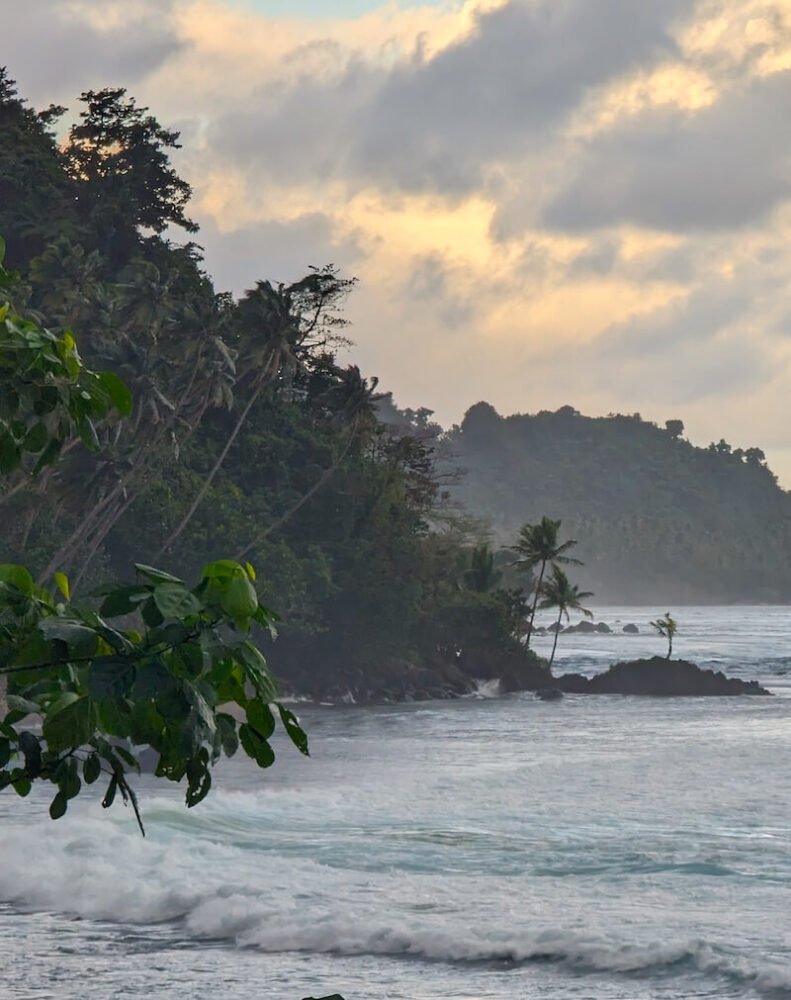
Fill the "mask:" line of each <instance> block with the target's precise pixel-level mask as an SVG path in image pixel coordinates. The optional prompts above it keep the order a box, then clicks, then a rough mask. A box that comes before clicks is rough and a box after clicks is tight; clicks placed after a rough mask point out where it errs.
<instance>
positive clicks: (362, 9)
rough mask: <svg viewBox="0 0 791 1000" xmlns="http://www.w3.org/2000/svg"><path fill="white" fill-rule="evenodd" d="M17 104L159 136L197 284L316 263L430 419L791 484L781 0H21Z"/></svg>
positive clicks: (790, 88)
mask: <svg viewBox="0 0 791 1000" xmlns="http://www.w3.org/2000/svg"><path fill="white" fill-rule="evenodd" d="M3 34H4V37H3V42H2V47H3V50H4V51H3V56H2V59H0V62H6V63H7V64H8V67H9V71H10V73H11V75H12V76H13V77H15V78H16V79H17V80H18V82H19V89H20V91H21V93H22V94H24V95H25V96H27V97H29V98H30V99H31V100H32V101H33V103H34V104H36V105H45V104H48V103H50V102H58V103H63V104H66V105H71V106H72V107H74V103H75V102H74V98H75V97H76V96H77V95H78V94H79V92H80V91H82V90H84V89H87V88H99V87H102V86H107V85H119V84H120V85H124V86H127V87H128V88H129V90H130V92H131V93H132V94H133V95H135V96H136V97H137V98H138V99H139V100H140V101H142V102H143V103H145V104H148V105H149V106H150V107H151V109H152V111H153V112H154V113H155V114H156V115H157V117H159V119H160V120H161V121H162V122H163V123H164V124H167V125H169V126H173V127H176V128H179V129H181V131H182V141H183V143H184V149H183V150H182V152H181V154H180V156H179V160H178V167H179V170H180V171H181V172H182V174H183V175H184V176H185V177H186V178H187V179H188V180H189V181H190V182H191V183H192V184H193V186H194V189H195V197H194V203H193V206H192V211H191V214H192V215H193V217H195V218H196V220H197V221H199V222H200V223H201V227H202V229H201V234H200V236H199V242H201V243H202V245H204V246H205V249H206V261H207V267H208V270H209V271H210V272H211V273H212V274H213V275H214V276H215V278H216V283H217V285H218V287H219V288H231V289H233V290H235V291H241V290H242V289H244V288H245V287H248V286H249V285H250V284H251V283H252V282H253V281H254V280H255V279H256V278H259V277H267V278H271V279H274V280H284V281H288V280H293V279H296V278H297V277H299V276H300V275H301V274H302V273H303V272H304V271H305V270H306V268H307V266H308V265H311V264H324V263H327V262H330V261H332V262H334V263H336V264H338V265H339V266H340V267H341V268H342V269H343V271H344V272H345V273H347V274H355V275H357V276H358V277H359V279H360V284H359V287H358V289H357V290H356V291H355V293H354V295H353V297H352V299H351V300H350V301H349V304H348V315H349V316H350V318H351V319H352V320H353V321H354V327H353V330H352V337H353V339H354V340H355V346H354V348H353V349H352V354H351V357H352V359H353V360H355V361H356V362H358V363H359V364H360V365H361V367H362V368H363V370H364V371H365V372H367V373H368V374H376V375H378V376H379V377H380V379H381V384H382V385H383V386H385V387H387V388H392V389H393V391H394V393H395V396H396V398H397V400H398V401H399V402H400V403H401V404H402V405H410V406H419V405H426V406H430V407H433V408H434V409H435V410H436V413H437V416H438V418H439V419H440V421H441V422H443V423H444V424H446V425H447V424H450V423H452V422H454V421H456V420H458V419H459V418H460V417H461V415H462V414H463V412H464V410H465V409H466V408H467V407H468V406H469V405H471V404H472V403H475V402H476V401H478V400H480V399H487V400H489V401H490V402H491V403H493V404H494V405H495V406H496V407H497V408H498V409H499V410H500V412H502V413H509V412H514V411H535V410H538V409H543V408H550V409H556V408H557V407H559V406H561V405H564V404H567V403H571V404H572V405H574V406H575V407H576V408H578V409H580V410H582V411H583V412H587V413H594V414H600V413H607V412H610V411H621V412H628V413H631V412H633V411H636V410H639V411H640V412H641V413H642V414H643V416H644V417H647V418H650V419H654V420H657V421H659V422H664V420H665V419H666V418H669V417H680V418H681V419H683V420H684V422H685V424H686V427H687V432H688V435H689V436H690V437H691V439H692V440H693V441H695V442H696V443H701V444H706V443H708V441H710V440H712V439H713V438H716V439H719V438H720V437H721V436H725V437H726V438H727V439H728V440H729V441H730V442H731V443H732V444H733V445H734V446H740V447H749V446H751V445H758V446H760V447H762V448H764V450H765V451H766V452H767V454H768V456H769V459H770V464H771V465H772V466H773V467H774V468H775V470H776V471H777V472H778V473H779V474H780V475H781V478H782V479H783V481H784V483H785V485H787V486H788V485H791V280H790V279H791V127H790V126H789V123H790V122H791V0H698V2H693V0H661V2H635V0H595V2H593V0H468V2H466V3H465V2H461V0H459V2H453V0H448V2H435V3H406V2H402V3H394V2H390V3H381V2H376V0H339V2H337V3H336V2H332V0H245V2H243V0H123V2H116V0H27V2H26V3H25V4H14V5H13V6H12V7H11V8H10V9H9V10H8V11H5V12H4V32H3Z"/></svg>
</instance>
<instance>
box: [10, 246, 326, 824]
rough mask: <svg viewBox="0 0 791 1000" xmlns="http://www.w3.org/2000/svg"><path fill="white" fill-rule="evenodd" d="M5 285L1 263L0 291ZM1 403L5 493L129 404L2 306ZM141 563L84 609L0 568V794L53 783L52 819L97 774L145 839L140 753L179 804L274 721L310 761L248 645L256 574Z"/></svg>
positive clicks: (60, 584) (22, 570) (254, 750)
mask: <svg viewBox="0 0 791 1000" xmlns="http://www.w3.org/2000/svg"><path fill="white" fill-rule="evenodd" d="M1 261H2V246H0V262H1ZM13 283H14V278H13V276H12V275H9V274H8V273H7V272H5V271H3V269H2V266H0V293H2V292H6V294H7V295H8V293H9V292H10V291H11V289H12V286H13ZM0 398H2V400H3V407H2V411H1V412H0V478H2V479H3V480H4V481H5V483H8V482H9V481H10V482H11V484H12V485H11V486H10V487H9V489H10V490H11V491H13V490H16V489H18V488H24V487H26V486H28V485H29V484H31V483H37V482H38V481H39V478H40V474H42V472H43V470H45V469H47V470H49V471H51V470H52V468H53V467H54V465H55V463H56V462H57V460H58V457H59V455H60V454H61V452H62V451H63V450H64V448H70V447H72V446H74V447H77V446H79V445H80V444H82V445H84V446H86V447H88V448H89V449H90V450H99V448H100V445H101V442H100V437H104V436H105V435H106V433H107V431H108V430H109V429H111V427H112V425H113V423H114V422H115V421H116V420H118V418H121V419H122V418H123V417H125V416H127V415H128V413H129V412H130V410H131V405H132V399H131V394H130V393H129V390H128V389H127V387H126V386H125V384H124V383H123V381H122V380H121V379H120V378H118V376H116V375H114V374H113V373H108V372H104V373H98V372H94V371H91V370H90V369H89V368H87V367H85V366H84V365H83V363H82V361H81V359H80V356H79V354H78V352H77V346H76V343H75V340H74V338H73V336H72V335H71V333H70V332H68V331H65V332H64V333H62V334H61V335H60V336H57V335H55V334H53V333H51V332H50V331H49V330H47V329H45V328H44V327H42V326H41V325H40V324H39V323H38V322H37V320H36V319H35V318H34V317H32V316H25V315H22V314H20V313H18V312H17V311H15V310H14V309H13V308H12V307H11V305H10V303H8V302H6V303H5V304H3V305H2V307H0ZM94 421H95V422H94ZM135 568H136V571H137V578H136V580H135V581H134V582H132V583H130V584H128V585H125V586H117V585H116V586H112V587H109V588H106V589H105V590H104V591H103V593H102V594H101V595H97V596H101V598H102V600H101V603H99V604H98V606H97V607H82V606H77V605H75V604H73V603H72V602H71V594H70V587H69V581H68V579H67V577H66V576H65V575H64V574H63V573H61V572H56V573H54V581H55V584H56V586H57V588H58V592H57V593H56V594H53V593H51V592H50V591H48V590H46V589H45V588H44V587H43V586H41V585H40V584H38V583H36V582H35V581H34V579H33V576H32V575H31V573H30V571H29V570H28V569H27V568H26V567H24V566H21V565H17V564H12V563H4V564H1V565H0V676H4V677H5V678H6V680H7V692H6V694H7V698H6V700H7V705H8V709H9V711H8V713H7V714H6V716H5V718H4V720H3V721H2V723H0V769H1V770H0V789H4V788H8V787H9V786H10V787H13V788H14V790H15V791H16V792H17V793H18V794H19V795H22V796H25V795H27V794H28V792H29V791H30V788H31V784H32V782H33V781H36V780H40V781H48V782H51V783H52V784H54V785H55V786H56V788H57V791H56V793H55V797H54V799H53V800H52V804H51V806H50V815H51V816H52V818H53V819H58V818H60V817H61V816H63V815H64V813H65V812H66V810H67V808H68V803H69V801H70V800H71V799H73V798H75V797H76V796H77V795H79V793H80V791H81V789H82V788H83V785H84V784H88V785H90V784H93V783H94V782H95V781H98V780H99V779H100V778H102V776H103V775H104V776H105V777H106V779H107V787H106V791H105V795H104V799H103V805H104V806H105V807H109V806H110V805H112V803H113V801H114V800H115V798H116V795H117V794H118V793H120V795H121V797H122V799H123V800H124V801H125V802H131V804H132V806H133V808H134V811H135V815H136V817H137V820H138V823H139V824H140V829H141V831H142V829H143V825H142V821H141V818H140V813H139V810H138V807H137V802H136V799H135V794H134V791H133V790H132V788H131V786H130V784H129V780H128V774H129V772H130V771H136V770H139V764H138V760H137V757H136V754H135V748H140V747H146V748H149V750H150V751H151V752H153V754H155V756H156V766H155V773H156V774H157V776H159V777H162V778H166V779H168V780H170V781H177V782H178V781H182V780H183V779H186V783H187V792H186V802H187V805H188V806H194V805H196V804H197V803H198V802H200V801H201V800H202V799H203V798H205V796H206V795H207V794H208V792H209V789H210V788H211V766H212V765H213V764H214V763H216V761H217V760H218V759H219V757H220V756H221V755H222V754H225V755H226V756H232V755H233V754H235V753H236V752H237V750H238V749H239V747H240V746H241V747H242V749H243V750H244V752H245V753H246V754H247V755H248V756H249V757H251V758H252V759H253V760H254V761H255V762H256V763H257V764H258V765H259V766H260V767H263V768H266V767H269V766H271V764H272V763H273V762H274V758H275V755H274V751H273V750H272V747H271V744H270V742H269V740H270V737H271V736H272V734H273V733H274V730H275V713H277V714H278V715H279V717H280V719H281V722H282V724H283V725H284V727H285V729H286V732H287V733H288V735H289V736H290V737H291V740H292V741H293V742H294V744H295V745H296V746H297V747H298V748H299V750H301V751H302V752H303V753H305V754H307V752H308V746H307V738H306V736H305V734H304V732H303V731H302V729H301V728H300V726H299V724H298V722H297V720H296V718H295V716H294V715H293V714H292V713H291V712H290V711H289V710H288V709H287V708H285V707H284V706H283V705H281V704H279V703H278V702H277V701H276V688H275V684H274V681H273V679H272V676H271V674H270V673H269V669H268V667H267V664H266V661H265V659H264V656H263V654H262V653H261V652H260V650H259V649H258V648H257V646H256V645H255V643H254V642H252V641H251V638H250V631H251V629H252V628H253V627H254V626H257V627H258V628H262V629H265V630H268V631H270V632H271V631H272V630H273V627H274V616H273V614H272V613H271V612H270V611H268V610H267V609H266V608H265V607H264V606H263V605H262V604H260V603H259V600H258V595H257V593H256V590H255V586H254V580H255V573H254V571H253V568H252V566H251V565H250V564H249V563H247V564H245V565H241V564H240V563H238V562H234V561H231V560H219V561H215V562H212V563H210V564H209V565H208V566H206V567H205V568H204V569H203V571H202V573H201V576H200V580H199V582H198V584H197V585H196V586H194V587H192V588H189V587H187V585H186V584H185V583H184V582H183V581H182V580H181V579H179V578H178V577H176V576H173V575H171V574H169V573H165V572H163V571H161V570H158V569H154V568H152V567H150V566H145V565H142V564H137V565H136V567H135ZM273 708H274V711H273ZM228 709H231V711H228ZM233 710H235V712H234V711H233ZM232 713H233V714H232ZM30 717H35V718H36V720H40V730H39V729H38V726H37V725H35V726H34V725H33V724H32V722H26V720H29V719H30Z"/></svg>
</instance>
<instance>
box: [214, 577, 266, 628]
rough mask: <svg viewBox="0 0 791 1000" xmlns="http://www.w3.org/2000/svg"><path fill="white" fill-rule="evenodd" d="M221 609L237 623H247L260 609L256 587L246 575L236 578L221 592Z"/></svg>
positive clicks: (226, 584)
mask: <svg viewBox="0 0 791 1000" xmlns="http://www.w3.org/2000/svg"><path fill="white" fill-rule="evenodd" d="M220 607H221V608H222V609H223V611H224V612H225V613H226V614H227V615H228V616H229V618H233V620H234V621H235V622H237V623H241V622H246V621H247V620H248V619H249V618H250V617H252V615H253V614H255V611H256V609H257V607H258V595H257V594H256V592H255V587H254V586H253V585H252V583H251V582H250V579H249V577H248V576H247V574H246V573H245V574H244V576H235V577H233V579H231V580H229V581H228V582H227V583H225V584H224V585H223V587H222V590H221V592H220Z"/></svg>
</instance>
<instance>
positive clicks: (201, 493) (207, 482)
mask: <svg viewBox="0 0 791 1000" xmlns="http://www.w3.org/2000/svg"><path fill="white" fill-rule="evenodd" d="M263 388H264V381H263V380H261V382H259V384H258V387H257V388H256V389H255V390H254V391H253V393H252V395H251V396H250V399H249V400H248V401H247V405H246V406H245V408H244V409H243V410H242V412H241V413H240V414H239V419H238V420H237V421H236V424H235V425H234V428H233V430H232V431H231V433H230V434H229V435H228V440H227V441H226V442H225V445H224V446H223V449H222V451H221V452H220V454H219V455H218V457H217V461H216V462H215V463H214V465H213V466H212V467H211V470H210V472H209V474H208V476H206V478H205V479H204V481H203V483H202V485H201V488H200V489H199V490H198V492H197V495H196V496H195V499H194V500H193V501H192V503H191V504H190V509H189V510H188V511H187V513H186V514H185V515H184V517H182V519H181V521H180V522H179V524H178V526H177V528H176V530H175V531H174V532H172V534H171V535H170V537H169V538H168V540H167V541H166V542H165V544H164V545H163V546H162V547H161V548H160V550H159V552H157V554H156V555H155V556H154V562H156V561H157V560H159V559H161V558H162V556H163V555H164V553H165V552H167V550H168V549H169V548H170V547H171V546H172V545H173V543H174V542H175V541H177V539H178V538H179V536H180V535H181V533H182V532H183V531H184V529H185V528H186V527H187V525H188V524H189V523H190V521H191V520H192V517H193V515H194V513H195V511H196V510H197V509H198V507H200V505H201V503H202V502H203V498H204V497H205V496H206V494H207V493H208V492H209V488H210V487H211V484H212V483H213V482H214V477H215V476H216V475H217V473H218V472H219V471H220V468H221V467H222V464H223V462H224V461H225V459H226V457H227V455H228V452H229V451H230V450H231V447H232V446H233V443H234V441H235V440H236V438H237V437H238V435H239V431H241V429H242V427H243V425H244V422H245V420H247V416H248V414H249V413H250V410H252V408H253V405H254V403H255V401H256V400H257V399H258V397H259V396H260V395H261V390H262V389H263Z"/></svg>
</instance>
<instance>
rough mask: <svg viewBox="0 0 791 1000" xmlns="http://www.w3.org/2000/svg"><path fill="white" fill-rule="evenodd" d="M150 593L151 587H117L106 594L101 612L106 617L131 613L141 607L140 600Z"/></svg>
mask: <svg viewBox="0 0 791 1000" xmlns="http://www.w3.org/2000/svg"><path fill="white" fill-rule="evenodd" d="M150 593H151V591H150V590H149V588H147V587H142V586H139V585H138V586H132V587H116V588H115V589H113V590H111V591H109V592H108V593H107V594H106V595H105V598H104V600H103V601H102V605H101V607H100V608H99V614H100V615H102V616H103V617H105V618H118V617H119V616H120V615H130V614H132V612H134V611H137V610H138V609H139V606H140V602H141V601H144V600H145V599H146V598H147V597H148V596H149V594H150Z"/></svg>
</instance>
